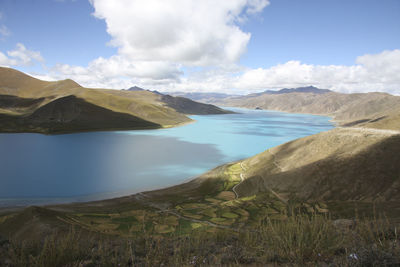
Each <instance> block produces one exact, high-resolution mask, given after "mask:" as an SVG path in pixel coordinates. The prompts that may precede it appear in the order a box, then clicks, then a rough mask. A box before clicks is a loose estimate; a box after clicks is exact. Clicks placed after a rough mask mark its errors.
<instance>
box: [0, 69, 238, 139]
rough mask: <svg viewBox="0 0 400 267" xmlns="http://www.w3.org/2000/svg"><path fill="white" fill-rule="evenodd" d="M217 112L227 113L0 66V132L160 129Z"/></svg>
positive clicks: (179, 100)
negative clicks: (191, 117)
mask: <svg viewBox="0 0 400 267" xmlns="http://www.w3.org/2000/svg"><path fill="white" fill-rule="evenodd" d="M223 113H231V112H230V111H225V110H223V109H221V108H218V107H216V106H213V105H209V104H202V103H197V102H194V101H192V100H190V99H185V98H176V99H175V98H173V97H171V96H165V95H163V94H161V93H159V92H152V91H147V90H143V89H141V88H139V87H133V88H131V89H129V90H107V89H89V88H84V87H82V86H80V85H79V84H78V83H76V82H74V81H72V80H69V79H67V80H62V81H55V82H47V81H42V80H39V79H36V78H33V77H31V76H29V75H26V74H24V73H22V72H20V71H17V70H14V69H11V68H3V67H0V132H39V133H47V134H51V133H63V132H79V131H94V130H115V129H147V128H160V127H170V126H175V125H178V124H181V123H185V122H189V121H191V119H190V118H188V117H187V116H185V114H223Z"/></svg>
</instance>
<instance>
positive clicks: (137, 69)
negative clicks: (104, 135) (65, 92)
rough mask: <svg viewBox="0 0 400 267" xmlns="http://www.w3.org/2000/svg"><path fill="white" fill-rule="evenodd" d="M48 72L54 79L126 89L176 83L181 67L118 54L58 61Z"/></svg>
mask: <svg viewBox="0 0 400 267" xmlns="http://www.w3.org/2000/svg"><path fill="white" fill-rule="evenodd" d="M49 74H50V75H51V76H52V77H55V78H56V79H64V78H71V79H74V80H76V81H77V82H79V83H81V84H83V85H85V86H88V87H107V88H116V89H121V88H127V87H131V86H132V84H166V83H176V82H179V78H180V76H181V75H183V72H182V71H181V70H180V66H179V65H177V64H172V63H168V62H164V61H130V60H127V59H126V58H125V57H123V56H120V55H115V56H112V57H110V58H107V59H106V58H102V57H99V58H97V59H95V60H93V61H91V62H89V64H88V66H86V67H82V66H71V65H68V64H57V65H56V66H54V67H53V68H51V69H50V72H49Z"/></svg>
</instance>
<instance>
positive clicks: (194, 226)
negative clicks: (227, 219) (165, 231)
mask: <svg viewBox="0 0 400 267" xmlns="http://www.w3.org/2000/svg"><path fill="white" fill-rule="evenodd" d="M190 225H191V227H192V229H197V228H200V227H203V224H201V223H197V222H192V223H191V224H190Z"/></svg>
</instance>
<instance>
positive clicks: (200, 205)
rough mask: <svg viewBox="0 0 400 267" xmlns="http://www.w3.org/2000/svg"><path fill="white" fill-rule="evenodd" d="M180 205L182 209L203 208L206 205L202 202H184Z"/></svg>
mask: <svg viewBox="0 0 400 267" xmlns="http://www.w3.org/2000/svg"><path fill="white" fill-rule="evenodd" d="M181 207H182V208H183V209H205V208H207V207H208V205H207V204H203V203H186V204H183V205H181Z"/></svg>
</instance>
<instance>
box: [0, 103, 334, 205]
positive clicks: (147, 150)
mask: <svg viewBox="0 0 400 267" xmlns="http://www.w3.org/2000/svg"><path fill="white" fill-rule="evenodd" d="M229 109H231V110H233V111H236V112H240V114H227V115H207V116H191V118H192V119H194V120H196V122H194V123H190V124H187V125H184V126H180V127H175V128H169V129H160V130H140V131H114V132H92V133H78V134H64V135H52V136H46V135H41V134H27V133H20V134H0V206H3V207H4V206H14V205H28V204H46V203H63V202H72V201H87V200H97V199H104V198H110V197H117V196H122V195H127V194H132V193H136V192H140V191H144V190H151V189H157V188H162V187H166V186H170V185H175V184H179V183H182V182H184V181H187V180H189V179H192V178H194V177H196V176H198V175H200V174H202V173H204V172H206V171H207V170H209V169H212V168H214V167H216V166H218V165H221V164H223V163H227V162H231V161H236V160H239V159H243V158H246V157H250V156H253V155H255V154H257V153H260V152H262V151H264V150H266V149H268V148H270V147H273V146H276V145H279V144H282V143H285V142H287V141H290V140H293V139H296V138H299V137H304V136H307V135H311V134H315V133H318V132H321V131H326V130H329V129H331V128H333V127H334V126H333V125H332V123H330V121H329V120H330V118H328V117H323V116H313V115H306V114H291V113H282V112H275V111H264V110H248V109H237V108H235V109H233V108H229Z"/></svg>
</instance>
